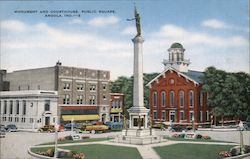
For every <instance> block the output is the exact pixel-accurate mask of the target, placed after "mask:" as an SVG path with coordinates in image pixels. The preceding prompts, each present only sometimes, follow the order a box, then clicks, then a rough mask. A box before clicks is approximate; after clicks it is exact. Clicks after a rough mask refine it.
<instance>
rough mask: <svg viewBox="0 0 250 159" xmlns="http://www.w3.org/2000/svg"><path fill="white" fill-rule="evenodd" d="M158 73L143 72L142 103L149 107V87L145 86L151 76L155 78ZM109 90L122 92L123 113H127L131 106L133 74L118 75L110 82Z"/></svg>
mask: <svg viewBox="0 0 250 159" xmlns="http://www.w3.org/2000/svg"><path fill="white" fill-rule="evenodd" d="M157 75H158V73H150V74H144V77H143V80H144V105H145V106H146V107H147V108H149V88H148V87H147V86H146V84H147V83H149V82H150V81H151V80H152V79H153V78H155V77H156V76H157ZM111 92H112V93H123V94H124V95H125V96H124V101H125V103H124V108H125V114H126V115H128V112H127V109H129V108H130V107H131V106H133V76H131V77H125V76H121V77H118V79H117V80H115V81H113V82H111Z"/></svg>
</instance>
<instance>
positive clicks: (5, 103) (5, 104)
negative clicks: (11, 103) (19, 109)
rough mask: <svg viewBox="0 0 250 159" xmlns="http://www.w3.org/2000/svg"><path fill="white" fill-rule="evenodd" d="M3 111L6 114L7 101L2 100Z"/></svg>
mask: <svg viewBox="0 0 250 159" xmlns="http://www.w3.org/2000/svg"><path fill="white" fill-rule="evenodd" d="M3 113H4V114H7V101H6V100H5V101H4V109H3Z"/></svg>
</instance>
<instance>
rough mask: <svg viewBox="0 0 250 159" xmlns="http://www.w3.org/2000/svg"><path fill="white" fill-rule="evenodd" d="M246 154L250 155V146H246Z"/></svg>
mask: <svg viewBox="0 0 250 159" xmlns="http://www.w3.org/2000/svg"><path fill="white" fill-rule="evenodd" d="M243 151H244V153H250V146H248V145H245V146H244V148H243Z"/></svg>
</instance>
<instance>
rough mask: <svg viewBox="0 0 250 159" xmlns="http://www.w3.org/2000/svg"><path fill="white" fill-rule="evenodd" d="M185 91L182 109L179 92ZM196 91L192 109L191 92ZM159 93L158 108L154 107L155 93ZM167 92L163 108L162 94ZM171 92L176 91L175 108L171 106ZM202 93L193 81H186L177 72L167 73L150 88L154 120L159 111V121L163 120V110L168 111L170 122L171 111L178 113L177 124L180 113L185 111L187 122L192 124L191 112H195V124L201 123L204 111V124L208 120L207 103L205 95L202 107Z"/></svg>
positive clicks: (167, 118) (199, 86)
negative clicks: (155, 113)
mask: <svg viewBox="0 0 250 159" xmlns="http://www.w3.org/2000/svg"><path fill="white" fill-rule="evenodd" d="M171 80H174V83H171ZM181 90H183V91H184V99H185V101H184V102H185V103H184V107H180V100H179V91H181ZM190 90H193V91H194V106H193V107H191V108H190V102H189V91H190ZM155 91H156V92H157V95H158V98H157V106H156V107H154V106H153V93H154V92H155ZM162 91H165V92H166V106H165V107H162V106H161V92H162ZM170 91H174V93H175V101H174V103H175V107H171V106H170ZM200 91H201V85H198V84H195V83H194V82H193V81H191V80H188V79H186V78H185V77H183V76H181V75H178V73H177V72H175V71H171V72H170V71H167V72H166V73H165V77H164V76H161V77H159V78H158V81H154V82H153V83H151V88H150V113H151V116H152V119H153V110H157V114H158V120H160V119H162V113H161V111H162V110H165V111H166V121H169V113H170V111H171V110H175V111H176V122H180V111H181V110H184V114H185V119H186V120H187V121H186V122H188V123H189V122H191V121H190V120H189V118H190V117H189V111H194V119H195V122H200V121H199V115H200V111H201V110H202V111H203V115H202V117H203V122H205V121H206V120H205V119H206V111H207V109H208V108H207V105H206V103H207V101H206V95H203V105H202V107H200V104H199V102H200Z"/></svg>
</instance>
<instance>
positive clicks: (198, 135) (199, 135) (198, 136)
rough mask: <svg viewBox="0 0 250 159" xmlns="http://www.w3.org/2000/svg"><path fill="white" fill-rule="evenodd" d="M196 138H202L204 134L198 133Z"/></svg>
mask: <svg viewBox="0 0 250 159" xmlns="http://www.w3.org/2000/svg"><path fill="white" fill-rule="evenodd" d="M195 138H196V139H202V138H203V136H202V135H201V134H197V135H196V136H195Z"/></svg>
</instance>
